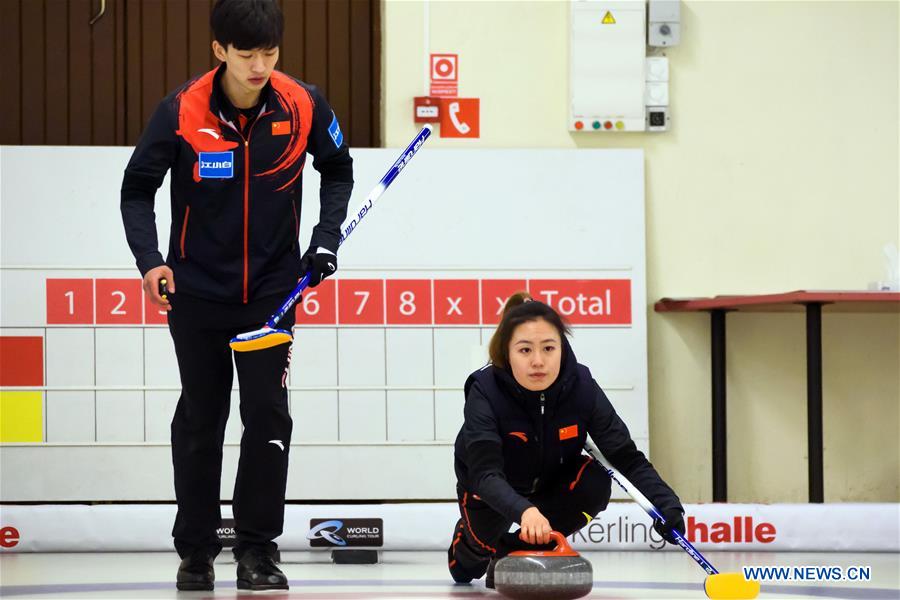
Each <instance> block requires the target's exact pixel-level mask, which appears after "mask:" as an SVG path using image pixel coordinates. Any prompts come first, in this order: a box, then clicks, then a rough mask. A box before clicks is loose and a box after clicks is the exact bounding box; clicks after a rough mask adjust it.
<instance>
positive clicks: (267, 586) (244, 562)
mask: <svg viewBox="0 0 900 600" xmlns="http://www.w3.org/2000/svg"><path fill="white" fill-rule="evenodd" d="M237 587H238V589H239V590H286V589H288V580H287V577H285V576H284V573H282V572H281V569H279V568H278V567H277V566H276V565H275V558H274V557H272V555H270V554H267V553H265V552H263V551H261V550H257V549H255V548H253V549H250V550H247V552H245V553H244V556H243V557H241V560H240V561H238V565H237Z"/></svg>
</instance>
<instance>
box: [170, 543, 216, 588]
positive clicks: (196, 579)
mask: <svg viewBox="0 0 900 600" xmlns="http://www.w3.org/2000/svg"><path fill="white" fill-rule="evenodd" d="M214 560H215V558H214V557H212V556H210V555H209V554H206V553H205V552H194V553H193V554H191V555H190V556H187V557H185V558H184V559H182V561H181V564H180V565H178V576H177V578H176V579H175V587H177V588H178V589H179V590H181V591H183V592H196V591H203V592H211V591H212V589H213V586H214V585H215V581H216V572H215V570H214V569H213V561H214Z"/></svg>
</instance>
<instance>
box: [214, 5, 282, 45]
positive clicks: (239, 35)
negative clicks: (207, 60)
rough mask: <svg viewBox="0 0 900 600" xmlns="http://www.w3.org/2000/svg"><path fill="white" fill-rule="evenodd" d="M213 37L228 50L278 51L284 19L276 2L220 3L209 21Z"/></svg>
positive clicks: (215, 7)
mask: <svg viewBox="0 0 900 600" xmlns="http://www.w3.org/2000/svg"><path fill="white" fill-rule="evenodd" d="M209 24H210V27H212V31H213V37H214V38H215V40H216V41H217V42H219V43H220V44H222V46H224V47H225V48H226V49H227V48H228V44H231V45H232V46H234V47H235V48H237V49H238V50H253V49H255V48H275V47H277V46H280V45H281V38H282V36H283V35H284V15H282V14H281V8H279V6H278V3H277V2H276V1H275V0H217V2H216V5H215V6H214V7H213V10H212V15H210V18H209Z"/></svg>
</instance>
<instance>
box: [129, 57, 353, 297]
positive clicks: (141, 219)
mask: <svg viewBox="0 0 900 600" xmlns="http://www.w3.org/2000/svg"><path fill="white" fill-rule="evenodd" d="M224 69H225V65H224V64H223V65H222V66H220V67H219V68H218V69H215V70H213V71H210V72H209V73H206V74H205V75H202V76H200V77H198V78H196V79H194V80H191V81H189V82H188V83H186V84H184V85H183V86H181V87H180V88H179V89H177V90H176V91H174V92H173V93H172V94H170V95H169V96H167V97H166V98H165V99H163V101H162V102H161V103H160V104H159V106H158V107H157V109H156V111H155V112H154V114H153V116H152V117H151V118H150V123H149V124H148V125H147V128H146V130H145V131H144V133H143V135H142V136H141V138H140V140H139V141H138V144H137V147H136V148H135V150H134V154H133V155H132V157H131V160H130V161H129V163H128V166H127V167H126V169H125V177H124V180H123V182H122V204H121V208H122V219H123V221H124V224H125V234H126V237H127V239H128V245H129V246H130V247H131V251H132V253H133V254H134V256H135V259H136V260H137V266H138V269H140V271H141V275H144V274H146V273H147V271H149V270H150V269H152V268H154V267H158V266H160V265H162V264H164V262H165V264H168V265H169V266H170V267H171V268H172V270H173V272H174V278H175V282H176V286H177V288H178V292H179V293H185V294H188V295H190V296H197V297H201V298H206V299H210V300H217V301H220V302H230V303H247V302H249V301H251V300H253V299H256V298H261V297H265V296H269V295H273V294H279V293H286V292H287V291H289V290H291V289H292V288H293V287H294V285H295V283H296V282H297V279H298V278H299V276H300V273H299V264H300V248H299V243H298V236H299V231H300V207H301V181H302V177H301V173H302V171H303V167H304V164H305V162H306V153H307V152H309V153H311V154H312V155H313V156H314V161H313V166H314V167H315V169H316V170H317V171H319V172H320V173H321V180H322V183H321V193H320V203H321V207H320V215H319V223H318V225H316V227H315V228H314V229H313V233H312V239H311V241H310V247H313V248H315V247H321V248H326V249H328V250H330V251H332V252H335V253H336V252H337V247H338V240H339V239H340V227H341V223H343V221H344V218H345V217H346V214H347V202H348V201H349V198H350V192H351V190H352V188H353V167H352V162H353V161H352V159H351V158H350V153H349V149H348V147H347V145H346V143H344V141H343V135H342V133H341V131H340V126H339V125H338V121H337V118H336V117H335V115H334V113H333V112H332V110H331V108H330V107H329V106H328V103H327V102H326V100H325V98H324V97H323V96H322V94H321V93H320V92H319V91H318V90H317V88H316V87H315V86H312V85H309V84H306V83H303V82H300V81H297V80H295V79H293V78H291V77H288V76H287V75H285V74H283V73H280V72H278V71H274V72H273V73H272V76H271V78H270V80H269V83H268V84H267V85H266V87H265V88H264V89H263V90H262V93H261V96H260V104H259V109H258V111H257V112H255V114H254V115H251V120H250V122H249V124H248V125H247V126H246V127H242V121H243V120H244V118H246V117H244V118H242V115H241V112H240V111H238V110H236V109H235V108H234V107H233V106H232V105H231V103H230V102H228V100H227V98H226V97H225V95H224V93H223V92H222V89H221V84H220V79H221V77H222V74H223V72H224ZM254 116H255V118H253V117H254ZM170 169H171V172H172V179H171V204H172V224H171V228H170V232H169V252H168V257H167V258H166V260H165V261H163V258H162V255H161V254H160V252H159V245H158V240H157V235H156V225H155V215H154V211H153V204H154V196H155V195H156V190H157V189H158V188H159V186H160V185H162V182H163V179H164V177H165V175H166V172H167V171H169V170H170Z"/></svg>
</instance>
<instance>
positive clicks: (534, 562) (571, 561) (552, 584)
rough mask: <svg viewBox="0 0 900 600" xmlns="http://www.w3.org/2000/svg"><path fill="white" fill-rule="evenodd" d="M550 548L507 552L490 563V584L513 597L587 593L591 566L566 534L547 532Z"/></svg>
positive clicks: (546, 599) (548, 599)
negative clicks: (492, 563) (576, 550)
mask: <svg viewBox="0 0 900 600" xmlns="http://www.w3.org/2000/svg"><path fill="white" fill-rule="evenodd" d="M550 538H551V539H552V540H553V541H554V542H556V548H555V549H553V550H519V551H516V552H510V553H509V554H508V555H507V556H506V557H504V558H502V559H501V560H499V561H497V565H496V566H495V567H494V588H495V589H496V590H497V591H498V592H500V594H502V595H503V596H505V597H507V598H512V599H513V600H570V599H572V598H581V597H582V596H586V595H588V594H589V593H591V588H592V587H593V585H594V570H593V569H592V568H591V563H589V562H588V561H587V559H585V558H582V557H581V555H580V554H578V553H577V552H575V551H574V550H572V548H571V546H569V543H568V542H567V541H566V537H565V536H564V535H563V534H561V533H559V532H558V531H552V532H550Z"/></svg>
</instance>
